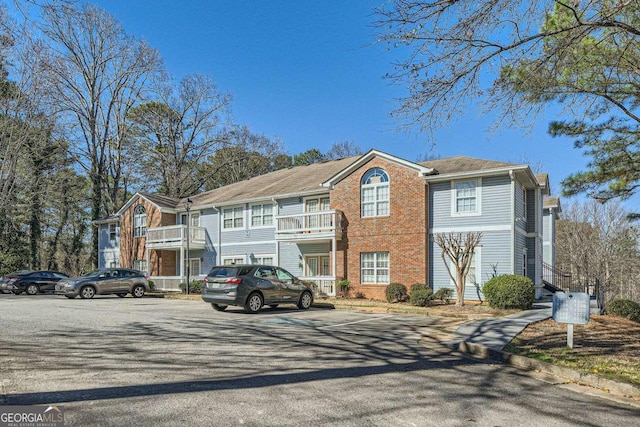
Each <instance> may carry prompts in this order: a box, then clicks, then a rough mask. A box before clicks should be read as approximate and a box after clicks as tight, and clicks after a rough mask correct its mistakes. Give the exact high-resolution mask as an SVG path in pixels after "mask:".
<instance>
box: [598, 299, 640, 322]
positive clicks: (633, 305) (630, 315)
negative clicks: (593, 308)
mask: <svg viewBox="0 0 640 427" xmlns="http://www.w3.org/2000/svg"><path fill="white" fill-rule="evenodd" d="M606 313H607V314H608V315H610V316H618V317H624V318H627V319H629V320H633V321H634V322H640V304H638V303H637V302H635V301H631V300H628V299H615V300H612V301H609V302H608V303H607V308H606Z"/></svg>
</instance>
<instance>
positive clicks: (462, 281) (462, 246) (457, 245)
mask: <svg viewBox="0 0 640 427" xmlns="http://www.w3.org/2000/svg"><path fill="white" fill-rule="evenodd" d="M481 239H482V233H481V232H472V231H469V232H467V233H466V234H465V235H463V234H462V233H453V232H451V233H436V235H435V236H434V241H435V242H436V244H437V245H438V246H439V247H440V250H441V251H442V252H441V257H442V261H443V262H444V265H445V267H446V269H447V273H449V277H450V278H451V280H452V281H453V282H454V283H455V285H456V296H457V301H456V305H457V306H463V305H464V292H465V287H466V282H467V275H468V274H469V270H470V269H471V262H472V260H473V254H474V252H475V250H476V248H477V247H478V245H480V240H481ZM452 269H453V270H454V271H451V270H452Z"/></svg>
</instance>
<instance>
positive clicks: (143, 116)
mask: <svg viewBox="0 0 640 427" xmlns="http://www.w3.org/2000/svg"><path fill="white" fill-rule="evenodd" d="M230 102H231V96H230V95H229V94H227V93H221V92H219V91H218V88H217V86H216V85H215V84H214V83H213V81H212V79H211V78H210V77H208V76H204V75H198V74H195V75H189V76H186V77H185V78H183V79H182V81H181V82H180V83H179V85H178V87H177V88H175V89H174V88H172V87H170V86H165V87H164V88H163V89H162V90H160V91H159V94H158V99H157V100H156V101H153V102H148V103H145V104H142V105H140V106H138V107H136V108H133V109H132V110H131V111H129V115H128V118H129V120H130V121H131V122H132V123H133V124H134V125H135V130H136V132H135V135H136V137H137V141H138V142H139V143H140V144H136V149H137V150H138V153H139V156H140V157H141V158H142V159H144V160H143V161H142V162H140V164H141V165H143V166H144V167H145V173H144V175H145V176H147V177H148V178H150V180H151V183H152V185H156V186H157V187H159V188H160V192H162V193H163V194H165V195H167V196H171V197H178V198H180V197H186V196H188V195H189V194H193V193H194V192H196V191H197V190H199V189H200V187H201V186H202V184H201V182H199V180H198V179H197V177H196V175H195V173H194V170H195V166H196V165H197V164H199V163H201V162H204V161H205V159H206V158H207V156H210V155H213V154H214V153H215V152H216V150H217V149H219V148H221V147H223V146H224V144H225V138H224V133H225V128H226V127H227V126H228V125H229V123H230V120H229V118H228V115H229V104H230Z"/></svg>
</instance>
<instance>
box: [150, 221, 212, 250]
mask: <svg viewBox="0 0 640 427" xmlns="http://www.w3.org/2000/svg"><path fill="white" fill-rule="evenodd" d="M189 235H190V239H189V247H190V248H191V249H204V248H205V245H206V242H207V232H206V229H205V228H204V227H189ZM186 247H187V226H186V225H184V224H178V225H169V226H165V227H156V228H149V229H148V230H147V248H148V249H179V248H186Z"/></svg>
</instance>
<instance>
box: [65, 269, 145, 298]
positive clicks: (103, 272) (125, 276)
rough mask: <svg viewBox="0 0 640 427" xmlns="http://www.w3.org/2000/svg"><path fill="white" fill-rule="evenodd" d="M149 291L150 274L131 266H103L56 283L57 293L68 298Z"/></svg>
mask: <svg viewBox="0 0 640 427" xmlns="http://www.w3.org/2000/svg"><path fill="white" fill-rule="evenodd" d="M148 291H149V281H148V276H146V275H145V274H144V273H143V272H141V271H138V270H132V269H129V268H102V269H99V270H95V271H92V272H91V273H88V274H85V275H84V276H82V277H74V278H70V279H64V280H61V281H59V282H58V284H57V285H56V294H58V295H64V296H65V297H67V298H75V297H77V296H78V295H80V298H93V297H94V295H107V294H115V295H118V296H119V297H124V296H126V295H127V294H128V293H131V295H132V296H133V297H134V298H140V297H142V296H143V295H144V294H145V292H148Z"/></svg>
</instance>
